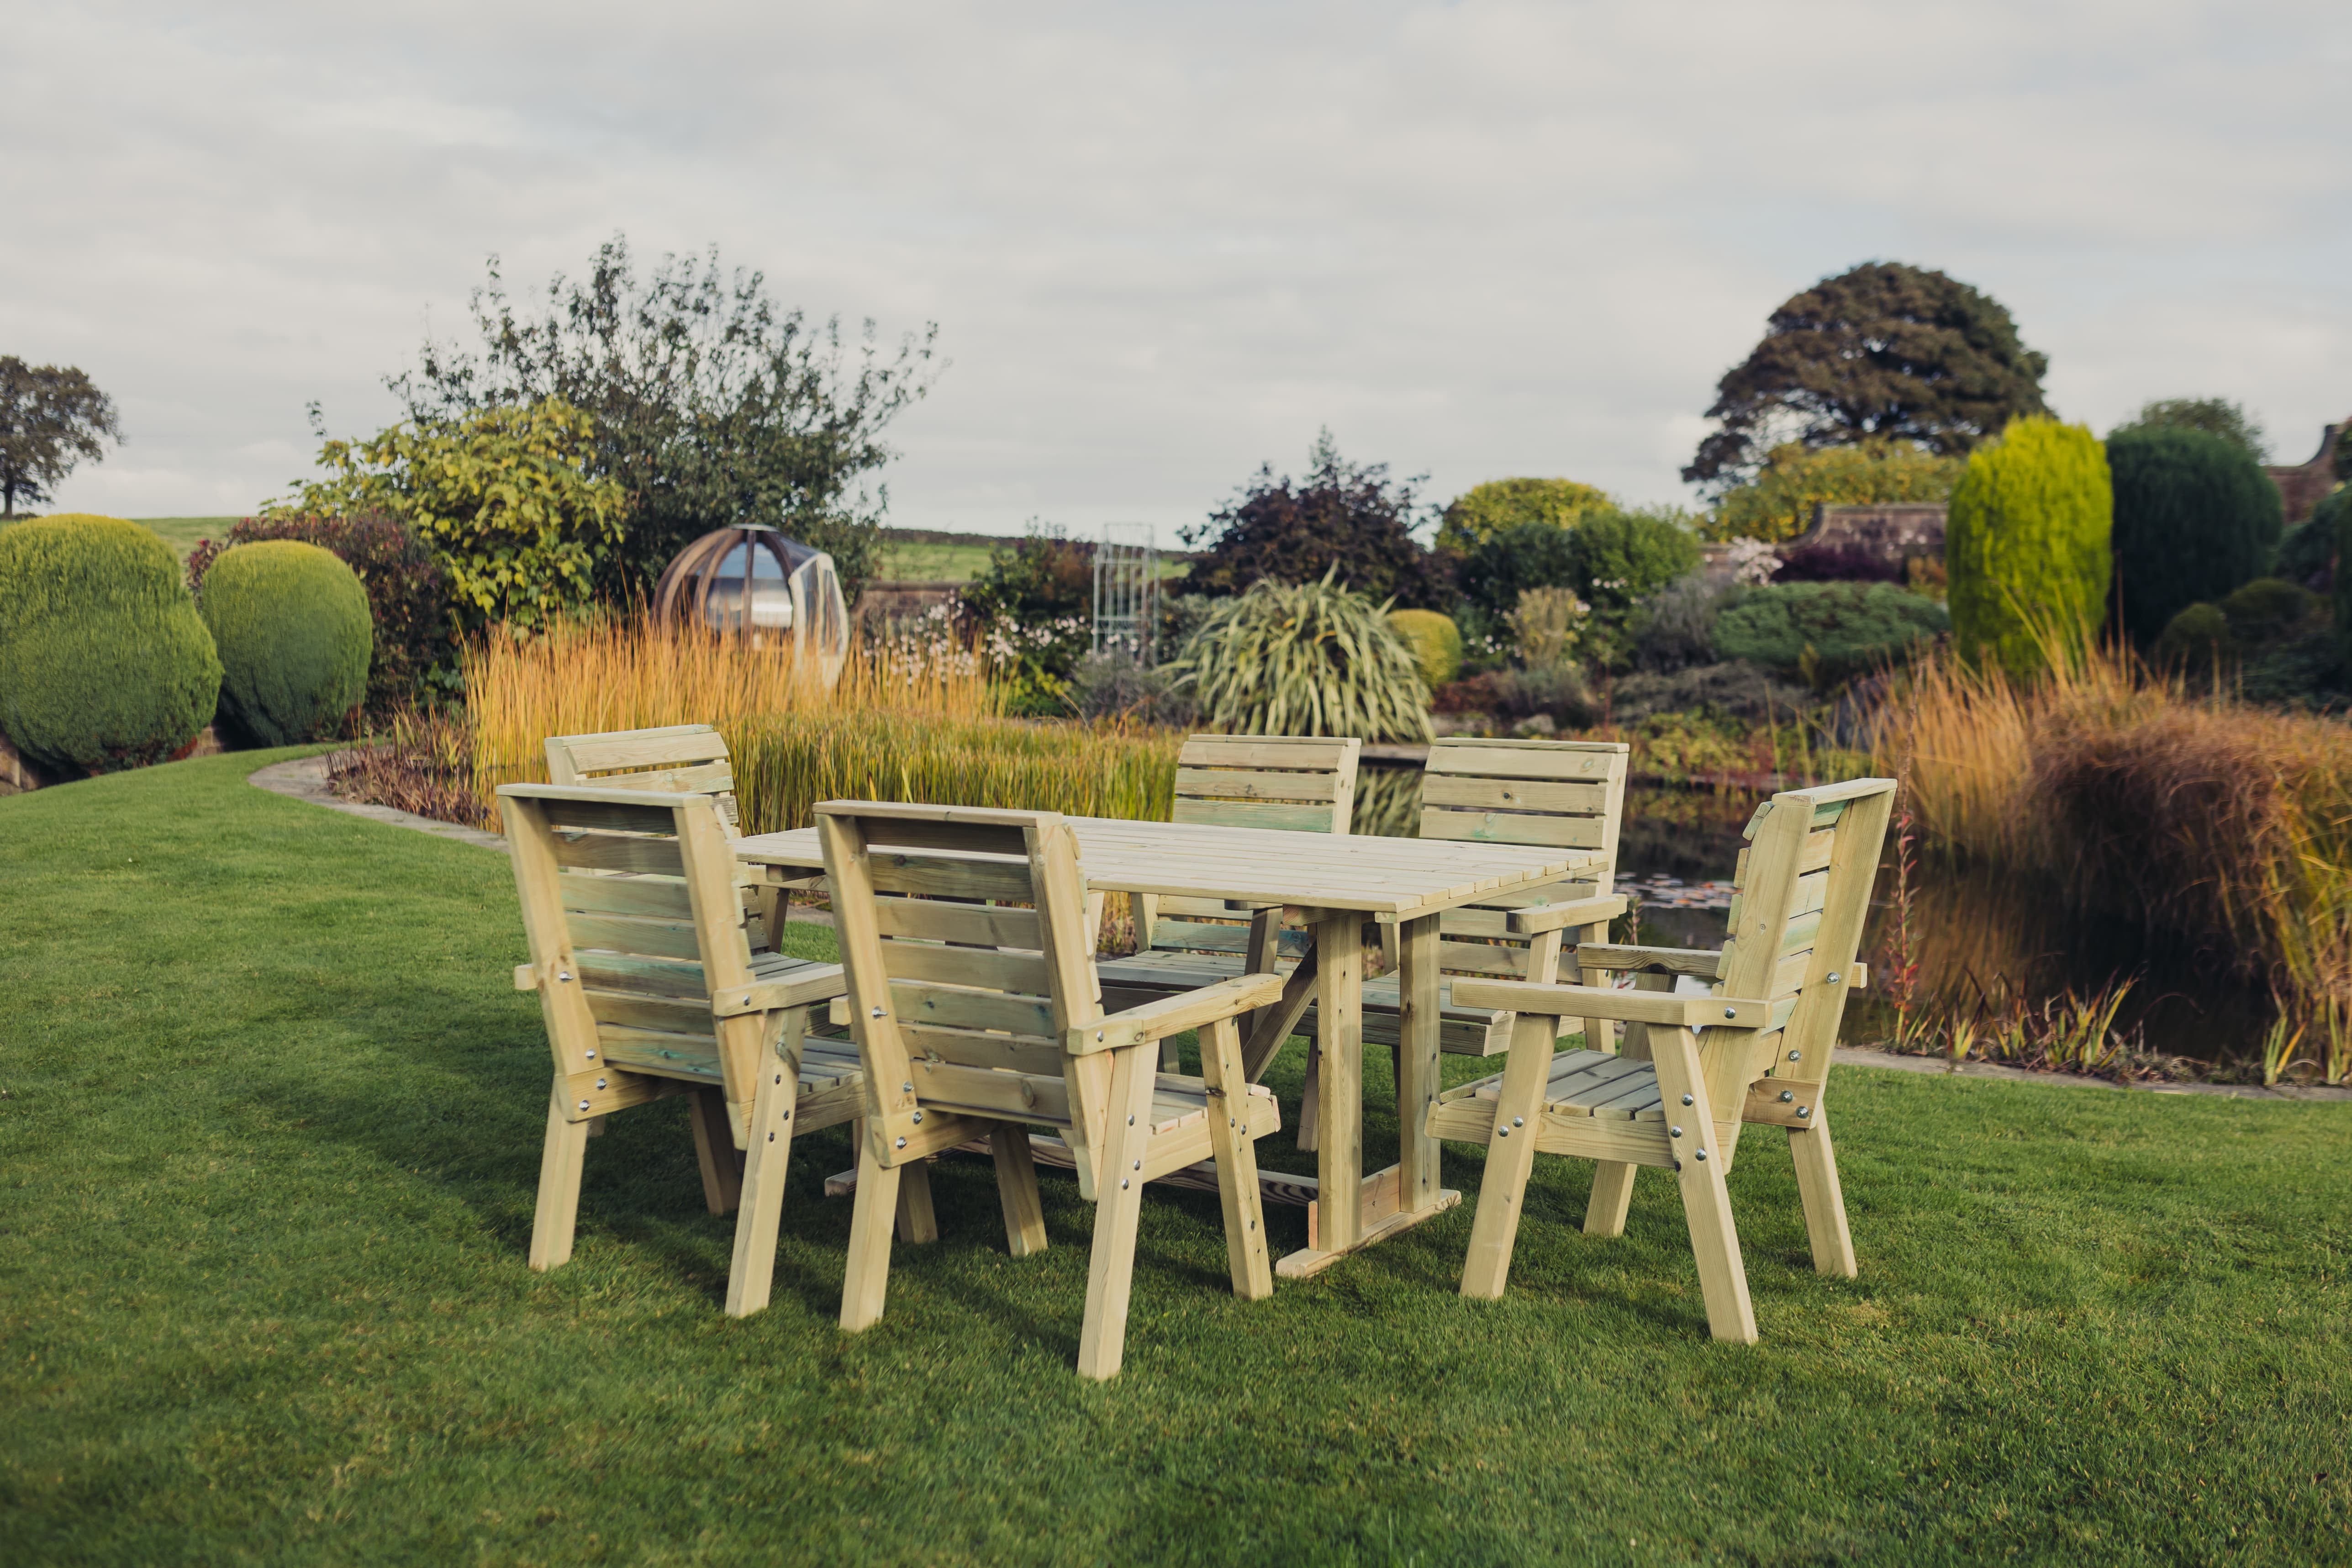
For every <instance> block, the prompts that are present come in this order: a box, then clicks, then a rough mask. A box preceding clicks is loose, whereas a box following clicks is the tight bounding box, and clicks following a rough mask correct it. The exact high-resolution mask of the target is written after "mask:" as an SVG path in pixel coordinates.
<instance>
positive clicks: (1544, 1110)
mask: <svg viewBox="0 0 2352 1568" xmlns="http://www.w3.org/2000/svg"><path fill="white" fill-rule="evenodd" d="M1894 798H1895V782H1894V781H1893V780H1892V779H1858V780H1855V781H1853V782H1852V783H1849V784H1825V785H1822V786H1821V787H1819V788H1816V789H1801V790H1789V791H1785V792H1783V793H1781V794H1780V795H1774V796H1773V797H1772V798H1771V799H1770V800H1769V801H1767V802H1765V803H1764V804H1763V805H1761V806H1759V807H1758V808H1757V812H1756V815H1755V816H1754V817H1753V818H1751V819H1750V820H1749V822H1748V829H1747V837H1748V840H1749V843H1748V847H1747V848H1746V849H1744V850H1742V851H1740V855H1739V865H1738V870H1737V872H1736V873H1735V874H1734V877H1733V882H1734V885H1735V887H1736V889H1737V892H1736V893H1735V896H1734V898H1733V900H1732V906H1731V917H1730V940H1729V941H1728V942H1726V943H1725V945H1724V948H1723V950H1722V951H1721V952H1704V951H1696V950H1686V949H1679V948H1649V947H1616V948H1610V947H1602V946H1600V945H1598V944H1593V943H1587V944H1586V945H1585V946H1584V948H1583V949H1582V950H1581V951H1580V952H1579V954H1578V963H1579V964H1580V966H1581V967H1583V968H1587V969H1594V968H1598V969H1603V970H1614V971H1619V972H1622V971H1627V970H1632V971H1635V972H1637V973H1641V974H1642V977H1643V981H1644V982H1645V985H1644V987H1643V988H1642V989H1637V990H1632V991H1619V990H1612V989H1607V988H1601V987H1593V986H1585V985H1545V984H1537V983H1530V982H1513V981H1495V982H1473V981H1468V980H1457V981H1455V982H1454V995H1455V997H1456V998H1457V999H1458V1000H1460V1001H1461V1002H1462V1003H1464V1004H1465V1005H1469V1006H1487V1007H1496V1008H1500V1009H1504V1010H1507V1011H1509V1012H1511V1013H1513V1014H1514V1015H1515V1016H1514V1020H1513V1023H1512V1026H1511V1045H1510V1054H1509V1058H1508V1059H1507V1062H1506V1063H1505V1065H1504V1068H1503V1070H1502V1072H1500V1073H1499V1074H1497V1075H1496V1076H1495V1077H1492V1078H1488V1079H1481V1080H1479V1081H1478V1082H1476V1083H1471V1084H1465V1085H1463V1086H1461V1087H1460V1088H1458V1089H1451V1090H1449V1091H1447V1092H1446V1094H1445V1095H1444V1096H1443V1097H1442V1098H1441V1099H1440V1100H1439V1102H1438V1103H1437V1104H1436V1105H1434V1106H1433V1107H1432V1108H1431V1110H1430V1113H1429V1120H1428V1122H1427V1124H1426V1125H1427V1129H1428V1131H1429V1134H1430V1136H1432V1137H1434V1138H1443V1139H1450V1140H1454V1141H1458V1142H1472V1143H1484V1144H1486V1181H1485V1184H1484V1186H1483V1187H1482V1189H1481V1190H1480V1192H1479V1194H1478V1215H1477V1219H1476V1220H1475V1223H1474V1224H1473V1226H1472V1228H1471V1235H1470V1256H1469V1258H1468V1260H1467V1261H1466V1262H1465V1265H1464V1266H1463V1270H1462V1293H1463V1294H1464V1295H1465V1296H1473V1297H1480V1298H1484V1299H1486V1300H1496V1299H1498V1298H1500V1297H1501V1295H1502V1294H1503V1285H1504V1279H1505V1278H1506V1276H1507V1274H1508V1272H1509V1269H1510V1262H1511V1247H1512V1243H1513V1242H1514V1240H1515V1239H1516V1238H1517V1234H1518V1226H1519V1209H1520V1203H1521V1199H1522V1198H1523V1196H1524V1195H1525V1194H1526V1191H1527V1184H1528V1173H1529V1171H1530V1169H1531V1168H1532V1167H1533V1165H1534V1163H1535V1156H1536V1155H1537V1154H1538V1153H1544V1154H1567V1155H1570V1156H1572V1157H1575V1158H1578V1159H1585V1160H1591V1161H1594V1162H1596V1163H1597V1164H1598V1169H1597V1171H1596V1172H1595V1173H1594V1176H1593V1182H1592V1194H1591V1200H1590V1202H1589V1204H1588V1205H1587V1207H1586V1210H1585V1219H1584V1228H1585V1233H1586V1234H1587V1235H1589V1236H1618V1235H1622V1233H1623V1231H1624V1227H1625V1214H1626V1207H1627V1205H1628V1204H1629V1203H1630V1202H1631V1201H1632V1196H1633V1172H1634V1170H1635V1168H1636V1167H1638V1166H1643V1165H1656V1166H1662V1167H1665V1168H1669V1169H1672V1170H1673V1171H1674V1172H1675V1180H1676V1183H1677V1184H1678V1185H1679V1187H1680V1189H1681V1192H1682V1199H1683V1213H1684V1215H1685V1219H1686V1220H1687V1222H1688V1224H1689V1226H1690V1237H1691V1250H1692V1251H1693V1253H1694V1254H1695V1255H1696V1258H1697V1260H1698V1277H1699V1286H1700V1289H1701V1290H1702V1292H1703V1293H1704V1295H1705V1297H1706V1317H1707V1324H1708V1326H1709V1328H1711V1329H1712V1330H1713V1331H1714V1333H1715V1337H1716V1338H1717V1339H1719V1340H1737V1341H1739V1342H1743V1343H1752V1342H1754V1341H1755V1339H1756V1314H1755V1310H1754V1309H1753V1308H1752V1307H1751V1306H1750V1304H1749V1302H1748V1276H1747V1271H1746V1269H1745V1268H1744V1267H1743V1266H1742V1264H1741V1262H1740V1257H1739V1237H1738V1231H1737V1229H1736V1228H1735V1227H1734V1226H1733V1223H1732V1216H1731V1201H1730V1195H1729V1193H1728V1191H1727V1188H1726V1186H1725V1181H1724V1179H1725V1177H1726V1176H1727V1174H1728V1173H1729V1172H1730V1169H1731V1163H1732V1159H1733V1156H1734V1154H1735V1153H1736V1152H1737V1151H1738V1144H1739V1130H1740V1128H1741V1126H1742V1125H1743V1124H1745V1123H1748V1122H1769V1123H1770V1124H1772V1125H1774V1126H1779V1127H1785V1128H1787V1129H1788V1130H1789V1148H1790V1153H1791V1155H1792V1156H1793V1157H1794V1159H1795V1161H1796V1167H1797V1188H1798V1192H1799V1194H1801V1198H1802V1200H1803V1204H1804V1212H1805V1230H1806V1234H1807V1236H1808V1237H1810V1239H1811V1245H1812V1253H1813V1266H1814V1268H1817V1269H1819V1270H1820V1271H1821V1272H1822V1273H1823V1274H1830V1275H1835V1276H1838V1277H1841V1278H1843V1279H1852V1278H1853V1274H1854V1258H1853V1237H1852V1236H1851V1234H1850V1233H1849V1232H1848V1230H1847V1227H1846V1216H1845V1201H1844V1198H1843V1194H1841V1193H1840V1191H1839V1187H1838V1173H1837V1158H1836V1153H1835V1151H1834V1149H1833V1148H1832V1144H1831V1142H1830V1128H1829V1112H1828V1110H1827V1108H1826V1106H1825V1105H1824V1104H1823V1102H1822V1097H1823V1089H1824V1087H1825V1085H1826V1080H1827V1079H1828V1076H1829V1067H1830V1058H1831V1056H1832V1054H1833V1052H1834V1049H1835V1047H1836V1044H1837V1035H1838V1023H1839V1020H1840V1019H1841V1017H1842V1016H1843V1014H1844V1011H1845V999H1846V995H1847V994H1848V993H1849V992H1850V991H1853V990H1857V989H1859V988H1860V987H1861V985H1862V984H1863V980H1864V972H1863V967H1862V965H1860V964H1859V963H1855V962H1854V953H1855V951H1856V949H1857V948H1858V947H1859V945H1860V943H1861V942H1862V935H1863V925H1864V921H1865V919H1866V918H1867V917H1868V915H1869V912H1870V890H1871V884H1872V882H1873V881H1874V879H1876V876H1877V872H1878V856H1879V850H1880V848H1881V847H1882V845H1883V844H1884V842H1885V837H1886V819H1887V816H1888V812H1889V809H1890V807H1891V806H1892V805H1893V802H1894ZM1682 977H1690V983H1689V989H1690V991H1692V992H1694V993H1696V994H1679V993H1677V992H1676V991H1675V984H1676V983H1677V981H1678V980H1680V979H1681V978H1682ZM1570 1017H1586V1018H1593V1017H1598V1018H1610V1019H1616V1020H1618V1021H1620V1022H1622V1023H1623V1024H1625V1025H1626V1031H1625V1042H1624V1048H1623V1049H1622V1051H1621V1052H1619V1053H1618V1054H1616V1055H1613V1056H1612V1055H1610V1054H1608V1053H1606V1052H1601V1051H1591V1050H1570V1051H1556V1049H1555V1045H1556V1041H1557V1039H1558V1037H1559V1033H1560V1031H1561V1029H1562V1028H1563V1027H1564V1026H1565V1021H1566V1020H1567V1019H1569V1018H1570Z"/></svg>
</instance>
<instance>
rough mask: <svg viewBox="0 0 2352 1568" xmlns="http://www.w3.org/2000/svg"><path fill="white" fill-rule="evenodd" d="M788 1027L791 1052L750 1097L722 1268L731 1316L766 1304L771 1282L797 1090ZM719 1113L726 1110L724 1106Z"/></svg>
mask: <svg viewBox="0 0 2352 1568" xmlns="http://www.w3.org/2000/svg"><path fill="white" fill-rule="evenodd" d="M792 1032H793V1036H794V1038H793V1040H792V1041H791V1053H792V1054H791V1055H790V1056H789V1057H787V1058H776V1059H772V1060H771V1061H770V1063H769V1066H768V1072H767V1074H766V1076H765V1077H763V1078H762V1079H761V1081H760V1085H759V1088H758V1089H757V1091H756V1092H755V1093H754V1094H753V1096H752V1099H751V1149H750V1151H749V1152H747V1154H746V1155H745V1157H744V1161H743V1192H742V1200H743V1206H742V1210H741V1212H740V1213H739V1214H738V1215H736V1216H735V1258H734V1261H733V1262H731V1263H730V1264H729V1265H728V1268H727V1315H728V1316H729V1317H730V1318H748V1317H750V1316H751V1314H752V1313H754V1312H757V1311H760V1310H762V1309H763V1308H765V1307H766V1306H767V1304H768V1294H769V1292H770V1290H771V1289H773V1288H774V1284H775V1277H776V1227H777V1226H779V1225H781V1224H782V1221H783V1216H784V1170H785V1168H786V1166H787V1165H789V1164H790V1163H791V1161H792V1153H793V1102H794V1101H796V1100H799V1098H800V1091H801V1075H800V1068H799V1056H800V1050H799V1044H800V1042H799V1040H798V1038H797V1036H798V1034H799V1032H800V1031H799V1030H798V1029H797V1028H793V1031H792ZM704 1092H705V1093H708V1092H709V1091H708V1090H705V1091H704ZM699 1098H700V1096H697V1099H699ZM719 1114H720V1115H721V1116H722V1117H723V1116H724V1115H725V1114H726V1111H725V1109H724V1108H723V1107H722V1108H721V1110H720V1111H719Z"/></svg>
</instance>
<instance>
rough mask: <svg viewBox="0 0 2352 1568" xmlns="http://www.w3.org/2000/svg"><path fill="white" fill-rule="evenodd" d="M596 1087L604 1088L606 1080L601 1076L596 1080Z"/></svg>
mask: <svg viewBox="0 0 2352 1568" xmlns="http://www.w3.org/2000/svg"><path fill="white" fill-rule="evenodd" d="M596 1087H597V1088H598V1089H603V1088H604V1079H601V1078H600V1079H597V1080H596Z"/></svg>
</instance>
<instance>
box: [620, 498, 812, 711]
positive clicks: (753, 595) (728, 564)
mask: <svg viewBox="0 0 2352 1568" xmlns="http://www.w3.org/2000/svg"><path fill="white" fill-rule="evenodd" d="M654 613H655V614H656V615H657V616H661V617H662V618H664V619H665V620H667V619H668V618H669V617H670V616H684V617H687V618H688V619H693V620H699V621H700V622H702V624H703V625H705V626H709V627H710V628H711V629H712V630H714V631H722V632H740V633H742V634H743V635H745V636H747V637H750V638H751V646H752V647H776V648H779V649H790V650H791V651H792V652H793V654H794V655H795V656H797V657H799V658H813V659H815V660H817V661H818V664H819V667H820V668H823V669H824V678H825V679H827V680H833V679H837V678H838V677H839V676H840V674H841V662H842V660H843V658H845V657H846V656H847V655H848V652H849V606H848V605H847V604H846V603H845V602H844V601H843V599H842V596H841V578H840V576H839V574H836V573H835V571H834V569H833V557H832V556H830V555H827V554H826V553H825V552H824V551H822V550H813V549H811V548H810V547H809V546H807V545H805V544H803V543H802V542H800V541H799V540H797V539H787V538H785V537H784V536H783V535H782V533H780V532H778V531H776V530H775V529H773V528H771V527H769V526H768V525H767V524H766V523H763V522H747V523H744V524H742V525H741V526H740V527H736V528H722V529H720V530H719V531H717V532H715V533H706V534H704V535H703V536H702V537H701V538H699V539H698V540H696V541H695V542H693V543H691V544H689V545H688V546H687V547H686V548H685V549H683V550H681V551H679V552H677V559H676V560H674V561H672V562H671V563H669V566H668V568H667V570H666V571H664V572H663V573H662V574H661V582H660V583H659V584H656V586H655V588H654Z"/></svg>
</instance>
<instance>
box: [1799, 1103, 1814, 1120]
mask: <svg viewBox="0 0 2352 1568" xmlns="http://www.w3.org/2000/svg"><path fill="white" fill-rule="evenodd" d="M1812 1113H1813V1108H1812V1107H1811V1106H1810V1105H1801V1106H1799V1107H1797V1120H1798V1121H1803V1120H1805V1118H1807V1117H1809V1116H1811V1114H1812Z"/></svg>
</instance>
